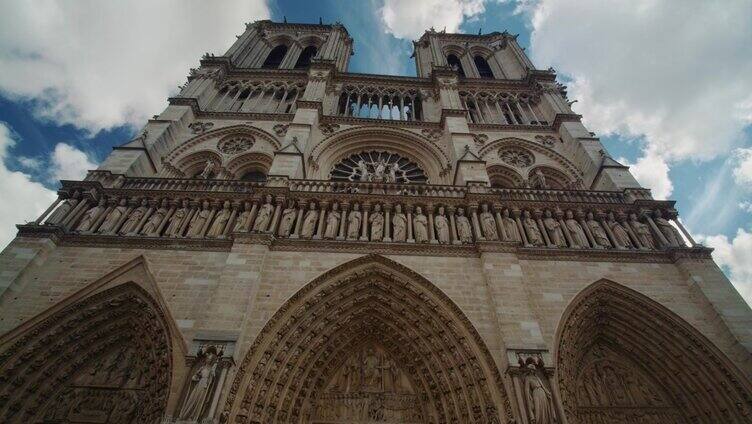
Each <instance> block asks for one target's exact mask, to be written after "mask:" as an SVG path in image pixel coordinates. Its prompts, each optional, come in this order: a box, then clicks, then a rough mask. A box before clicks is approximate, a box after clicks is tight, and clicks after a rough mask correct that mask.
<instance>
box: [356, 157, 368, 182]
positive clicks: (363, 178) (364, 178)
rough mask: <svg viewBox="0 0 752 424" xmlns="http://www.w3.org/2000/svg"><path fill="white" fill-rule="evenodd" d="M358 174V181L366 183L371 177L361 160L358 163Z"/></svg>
mask: <svg viewBox="0 0 752 424" xmlns="http://www.w3.org/2000/svg"><path fill="white" fill-rule="evenodd" d="M358 172H359V173H360V181H368V180H369V179H370V177H371V173H370V172H369V171H368V166H367V165H366V163H365V161H363V160H362V159H361V160H359V161H358Z"/></svg>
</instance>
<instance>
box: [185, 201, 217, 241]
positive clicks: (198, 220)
mask: <svg viewBox="0 0 752 424" xmlns="http://www.w3.org/2000/svg"><path fill="white" fill-rule="evenodd" d="M209 214H211V210H210V209H209V201H208V200H204V203H202V204H201V209H199V210H198V212H197V213H196V214H195V215H193V218H192V219H191V223H190V225H188V232H187V233H186V235H185V236H186V237H201V232H202V231H203V229H204V224H206V221H207V220H208V219H209Z"/></svg>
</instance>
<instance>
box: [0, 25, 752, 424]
mask: <svg viewBox="0 0 752 424" xmlns="http://www.w3.org/2000/svg"><path fill="white" fill-rule="evenodd" d="M515 39H516V37H515V36H512V35H510V34H508V33H492V34H487V35H480V36H469V35H461V34H446V33H439V32H435V31H432V30H431V31H427V32H426V33H425V34H424V35H423V37H421V39H420V40H418V41H417V42H415V58H416V66H417V71H418V72H417V74H418V77H416V78H406V77H386V76H379V75H363V74H352V73H348V72H347V63H348V60H349V57H350V54H351V51H352V39H351V38H350V37H349V35H348V33H347V30H346V29H345V28H344V27H343V26H341V25H338V24H335V25H307V24H305V25H304V24H279V23H272V22H268V21H261V22H256V23H253V24H249V25H248V26H247V28H246V31H245V33H244V34H243V35H242V36H240V37H239V38H238V40H237V41H236V42H235V44H234V45H233V46H232V47H231V48H230V49H229V50H228V51H227V52H226V53H225V54H224V55H222V56H213V55H206V56H205V57H204V58H203V59H202V61H201V67H200V68H198V69H194V70H191V73H190V75H189V77H188V82H187V83H186V84H185V86H183V87H182V91H181V92H180V94H179V95H178V96H177V97H174V98H171V99H170V105H169V106H168V107H167V109H166V110H165V111H164V112H163V113H162V114H160V115H159V116H157V117H155V118H154V119H153V120H150V121H149V123H148V124H147V125H146V127H145V128H144V130H143V131H142V132H141V133H140V134H139V136H138V137H136V138H135V139H133V140H131V141H129V142H127V143H125V144H124V145H122V146H120V147H117V148H116V149H115V150H114V151H113V153H112V154H111V155H110V157H109V158H108V159H107V160H106V161H105V162H104V163H103V164H102V165H101V167H100V168H99V169H97V170H93V171H91V172H90V173H89V175H88V176H87V178H86V179H85V180H84V181H63V183H62V188H61V189H60V191H59V194H60V197H59V200H58V201H56V202H55V203H54V204H53V205H51V206H50V208H49V209H48V210H47V211H46V212H45V213H44V214H43V215H42V216H40V217H39V219H38V220H36V221H35V222H33V223H29V224H26V225H19V235H18V237H17V238H16V239H15V240H14V241H13V242H12V243H11V244H10V245H9V246H8V247H7V248H6V249H5V251H3V253H2V254H1V255H0V268H1V269H2V272H0V334H2V336H0V416H2V419H1V420H2V421H3V422H11V423H25V422H101V423H115V422H118V423H120V422H170V423H172V422H175V423H178V422H180V423H198V422H201V423H210V422H218V423H238V424H240V423H273V422H280V423H287V422H290V423H319V424H325V423H326V424H333V423H416V424H417V423H436V424H438V423H484V424H485V423H520V424H553V423H633V422H639V423H666V422H676V423H685V422H702V423H718V422H724V423H725V422H728V423H743V422H750V421H751V420H752V384H750V377H752V356H750V352H751V351H752V330H751V329H752V313H751V311H750V309H749V307H748V306H747V305H746V303H745V302H744V301H743V300H742V298H741V297H740V296H739V294H738V293H737V292H736V291H735V290H734V289H733V287H732V286H731V285H730V283H729V282H728V280H727V279H726V278H725V277H724V275H723V274H722V272H721V271H720V270H719V269H718V267H717V266H716V265H715V264H714V263H713V261H712V260H711V259H710V256H709V253H710V251H709V249H707V248H705V247H703V246H701V245H696V244H695V243H694V242H693V241H692V240H691V238H690V237H689V235H688V234H687V233H686V231H684V229H683V228H682V227H681V224H680V223H679V222H678V220H677V216H676V211H675V209H674V202H672V201H657V200H654V199H652V197H651V196H650V192H649V191H648V190H645V189H643V188H641V187H640V186H639V185H638V184H637V182H636V181H635V180H634V178H633V177H632V176H631V175H630V174H629V171H628V170H627V169H626V167H624V166H622V165H620V164H619V163H617V162H616V161H614V160H613V159H612V158H610V157H609V156H608V154H607V153H606V152H605V150H604V148H603V146H602V145H601V143H600V142H599V140H598V139H597V138H595V137H594V136H593V135H592V134H591V133H590V132H588V131H587V129H586V128H585V127H584V126H583V125H582V124H581V123H580V117H579V116H577V115H575V114H574V113H572V111H571V109H570V108H569V104H568V101H567V98H566V88H565V87H563V86H561V85H560V84H558V83H556V80H555V74H554V72H553V71H552V70H548V71H542V70H536V69H535V68H534V67H533V66H532V64H531V63H530V61H529V60H528V59H527V57H526V56H525V54H524V52H523V50H522V49H521V48H520V47H519V45H518V44H517V43H516V41H515Z"/></svg>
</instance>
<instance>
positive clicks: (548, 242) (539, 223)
mask: <svg viewBox="0 0 752 424" xmlns="http://www.w3.org/2000/svg"><path fill="white" fill-rule="evenodd" d="M542 216H543V211H542V210H540V209H536V210H534V211H533V218H535V224H536V225H537V226H538V228H539V229H540V232H541V235H542V236H543V242H544V243H546V246H548V247H556V246H554V244H553V243H551V238H550V237H549V236H548V231H547V230H546V226H545V225H543V220H542V219H541V217H542Z"/></svg>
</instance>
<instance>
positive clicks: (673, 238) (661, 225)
mask: <svg viewBox="0 0 752 424" xmlns="http://www.w3.org/2000/svg"><path fill="white" fill-rule="evenodd" d="M653 221H654V222H655V225H656V226H657V227H658V229H659V230H660V231H661V233H663V236H664V237H665V238H666V241H668V245H669V246H671V247H679V246H684V239H683V238H682V236H681V235H680V234H679V231H678V230H677V229H676V228H675V227H674V226H673V225H671V223H670V222H669V221H668V220H667V219H666V218H664V217H663V214H662V213H661V211H660V210H656V211H655V212H654V213H653Z"/></svg>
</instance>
